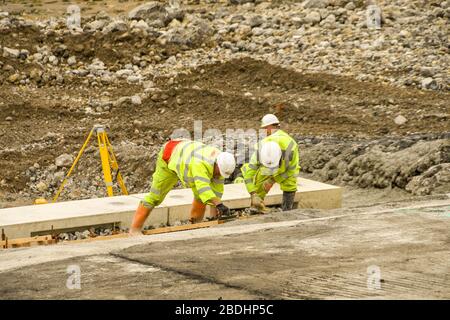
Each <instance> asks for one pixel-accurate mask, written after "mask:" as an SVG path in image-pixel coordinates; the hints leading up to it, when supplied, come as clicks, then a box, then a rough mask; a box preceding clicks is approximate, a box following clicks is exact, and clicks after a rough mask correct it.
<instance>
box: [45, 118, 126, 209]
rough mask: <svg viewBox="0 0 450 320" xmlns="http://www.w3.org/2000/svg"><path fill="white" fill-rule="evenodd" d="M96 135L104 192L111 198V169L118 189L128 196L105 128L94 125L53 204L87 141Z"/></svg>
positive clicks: (54, 200) (61, 188)
mask: <svg viewBox="0 0 450 320" xmlns="http://www.w3.org/2000/svg"><path fill="white" fill-rule="evenodd" d="M94 133H96V134H97V140H98V147H99V149H100V159H101V161H102V169H103V176H104V178H105V184H106V191H107V192H108V196H109V197H112V196H114V194H113V182H112V173H111V169H112V170H113V171H114V173H115V179H116V181H117V182H118V184H119V186H120V189H121V190H122V194H124V195H128V191H127V188H126V187H125V184H124V182H123V179H122V175H121V174H120V171H119V164H118V163H117V159H116V156H115V155H114V152H113V149H112V145H111V143H110V142H109V139H108V136H107V135H106V131H105V128H104V127H103V126H101V125H95V126H94V127H93V128H92V130H91V131H90V132H89V135H88V137H87V139H86V141H85V142H84V144H83V146H82V147H81V149H80V151H79V152H78V155H77V157H76V158H75V160H74V162H73V164H72V167H70V169H69V171H68V172H67V174H66V177H65V178H64V180H63V182H62V184H61V186H60V187H59V190H58V192H57V193H56V195H55V197H54V198H53V202H56V200H58V197H59V195H60V194H61V192H62V190H63V188H64V185H65V184H66V182H67V179H68V178H69V176H70V174H71V173H72V171H73V169H74V168H75V166H76V165H77V163H78V160H80V158H81V155H82V154H83V152H84V149H85V148H86V146H87V145H88V143H89V140H91V137H92V135H93V134H94Z"/></svg>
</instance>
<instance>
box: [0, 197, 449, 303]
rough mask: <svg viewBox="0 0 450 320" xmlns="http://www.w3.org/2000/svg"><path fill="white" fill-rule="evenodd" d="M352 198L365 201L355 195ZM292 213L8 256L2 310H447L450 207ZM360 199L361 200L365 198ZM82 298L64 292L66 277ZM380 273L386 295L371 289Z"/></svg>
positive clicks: (425, 202)
mask: <svg viewBox="0 0 450 320" xmlns="http://www.w3.org/2000/svg"><path fill="white" fill-rule="evenodd" d="M347 194H348V195H351V196H352V198H356V197H358V192H357V191H356V192H354V191H352V190H348V193H347ZM382 196H383V193H382V192H381V193H380V192H378V193H377V196H376V197H373V196H372V197H370V196H369V197H366V203H365V206H361V204H360V205H356V206H355V203H354V202H352V201H345V206H346V207H345V208H342V209H335V210H328V211H321V210H308V209H303V210H294V211H291V212H286V213H274V214H270V215H263V216H258V217H254V218H252V219H247V220H242V221H233V222H228V223H225V224H222V225H219V226H216V227H212V228H207V229H198V230H191V231H183V232H177V233H170V234H161V235H153V236H143V237H138V238H127V239H117V240H110V241H98V242H90V243H83V244H79V243H78V244H70V242H68V243H66V244H58V245H52V246H39V247H33V248H23V249H8V250H4V251H2V252H1V253H0V256H1V259H0V282H1V283H2V286H1V288H0V295H1V296H2V298H3V299H220V298H222V299H379V298H382V299H448V298H449V297H450V277H449V275H450V272H449V271H450V266H449V264H448V261H449V259H450V250H449V244H450V236H449V233H448V229H449V227H450V219H449V218H450V199H449V197H448V196H432V197H430V196H428V197H424V198H422V199H420V200H412V199H408V198H404V199H403V200H398V201H396V202H391V203H388V204H379V203H378V204H377V202H378V201H379V200H380V199H382ZM360 198H361V196H360ZM71 265H72V266H73V265H76V266H79V267H80V271H81V278H80V279H81V289H72V290H70V289H68V288H67V286H66V282H67V279H68V278H69V276H70V274H68V273H67V270H68V267H69V266H71ZM373 270H379V271H380V273H379V277H378V278H377V279H378V280H379V282H378V284H379V287H377V286H376V284H375V287H374V286H373V283H374V282H373V280H372V279H371V276H373V275H372V272H373Z"/></svg>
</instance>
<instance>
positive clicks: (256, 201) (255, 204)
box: [251, 193, 266, 212]
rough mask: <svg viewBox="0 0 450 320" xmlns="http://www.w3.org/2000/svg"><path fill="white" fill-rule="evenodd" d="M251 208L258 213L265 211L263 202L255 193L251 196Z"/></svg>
mask: <svg viewBox="0 0 450 320" xmlns="http://www.w3.org/2000/svg"><path fill="white" fill-rule="evenodd" d="M251 207H252V208H254V209H256V210H257V211H258V212H262V211H264V210H266V206H265V205H264V201H263V200H262V199H261V198H260V197H259V196H258V195H257V194H256V193H253V194H252V196H251Z"/></svg>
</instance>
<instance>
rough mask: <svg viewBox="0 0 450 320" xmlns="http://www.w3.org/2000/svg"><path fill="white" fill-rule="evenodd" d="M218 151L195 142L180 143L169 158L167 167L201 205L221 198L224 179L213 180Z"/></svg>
mask: <svg viewBox="0 0 450 320" xmlns="http://www.w3.org/2000/svg"><path fill="white" fill-rule="evenodd" d="M219 153H220V150H219V149H217V148H215V147H212V146H208V145H205V144H203V143H201V142H197V141H189V140H186V141H182V142H180V143H179V144H178V145H177V146H176V147H175V149H174V150H173V153H172V155H171V157H170V160H169V163H168V167H169V169H170V170H172V171H175V172H176V174H177V176H178V178H179V179H180V181H181V183H182V184H183V186H184V187H185V188H191V189H192V191H193V193H194V197H195V198H196V199H200V200H201V201H202V202H203V203H208V202H210V200H211V199H213V198H222V195H223V184H224V178H223V177H220V178H217V179H216V178H214V177H213V175H214V162H215V160H216V158H217V155H218V154H219Z"/></svg>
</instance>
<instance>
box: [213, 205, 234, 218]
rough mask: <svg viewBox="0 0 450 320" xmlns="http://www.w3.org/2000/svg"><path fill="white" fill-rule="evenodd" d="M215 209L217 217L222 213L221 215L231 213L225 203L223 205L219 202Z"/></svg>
mask: <svg viewBox="0 0 450 320" xmlns="http://www.w3.org/2000/svg"><path fill="white" fill-rule="evenodd" d="M216 209H217V213H218V216H219V218H220V217H221V216H222V215H223V216H229V215H230V214H231V211H230V208H228V207H227V206H226V205H224V204H223V203H220V204H218V205H217V206H216Z"/></svg>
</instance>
